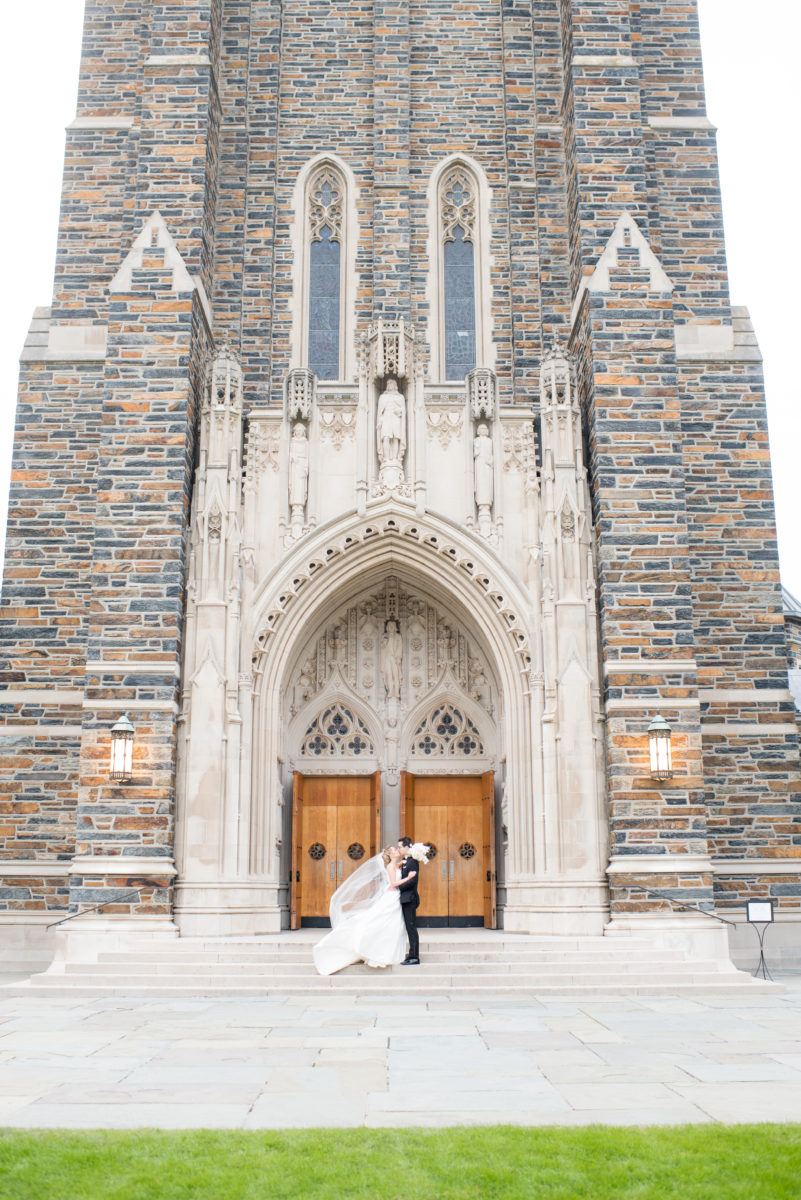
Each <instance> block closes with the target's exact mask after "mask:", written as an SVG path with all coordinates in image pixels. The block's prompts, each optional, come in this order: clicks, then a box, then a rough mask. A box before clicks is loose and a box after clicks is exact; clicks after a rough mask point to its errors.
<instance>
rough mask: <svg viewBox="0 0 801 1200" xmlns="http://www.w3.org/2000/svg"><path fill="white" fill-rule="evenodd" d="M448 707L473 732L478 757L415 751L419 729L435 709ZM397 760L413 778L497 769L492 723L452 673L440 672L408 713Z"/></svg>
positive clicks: (496, 750)
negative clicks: (478, 743)
mask: <svg viewBox="0 0 801 1200" xmlns="http://www.w3.org/2000/svg"><path fill="white" fill-rule="evenodd" d="M448 705H451V706H453V707H454V708H456V709H458V710H459V712H460V713H461V714H462V715H463V717H464V718H466V720H467V721H468V722H469V723H470V725H472V727H473V728H474V729H475V730H477V732H478V735H479V737H480V738H481V743H482V747H483V753H480V754H478V753H477V754H469V755H464V754H458V753H457V754H453V755H436V756H431V757H427V756H426V755H421V754H419V753H417V752H416V751H415V744H414V743H415V736H416V734H417V731H418V730H419V728H420V726H421V725H422V724H423V723H424V722H425V721H426V718H428V717H429V716H430V715H431V714H433V713H434V712H436V711H437V709H439V708H441V707H443V706H448ZM399 742H400V748H401V757H402V759H403V761H404V762H405V764H406V768H407V770H409V771H411V772H412V773H413V774H415V775H425V774H437V775H443V774H447V775H451V774H452V775H461V774H470V775H476V774H479V773H481V772H484V771H495V770H497V768H498V761H499V759H498V733H497V730H496V727H495V723H494V722H493V721H492V720H491V718H490V717H489V715H488V714H487V713H486V712H485V711H484V709H483V708H482V707H481V705H480V704H476V702H475V701H474V700H472V699H471V698H470V696H468V695H467V694H466V693H465V692H464V690H463V689H462V688H461V687H460V686H459V683H458V680H457V679H456V678H455V677H454V675H453V672H452V671H449V670H446V671H443V672H442V675H441V677H440V679H439V680H438V681H437V683H436V685H435V686H434V687H433V688H432V689H431V691H430V692H429V694H428V695H427V696H425V697H424V698H423V699H422V700H421V701H420V702H419V704H416V705H415V707H414V708H413V709H412V710H411V711H410V712H409V714H408V716H407V717H406V719H405V721H404V722H403V725H402V727H401V732H400V738H399Z"/></svg>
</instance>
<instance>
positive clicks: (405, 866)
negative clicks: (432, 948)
mask: <svg viewBox="0 0 801 1200" xmlns="http://www.w3.org/2000/svg"><path fill="white" fill-rule="evenodd" d="M412 871H414V872H415V876H414V879H407V875H409V874H410V873H411V872H412ZM400 872H401V879H402V880H403V882H402V883H401V885H400V886H399V888H398V891H399V892H400V902H401V912H402V913H403V920H404V923H405V925H406V933H407V936H408V938H409V958H419V957H420V939H419V937H418V936H417V909H418V908H419V907H420V893H419V892H418V890H417V885H418V884H419V882H420V864H419V862H416V861H415V859H413V858H405V859H404V860H403V862H402V863H401V869H400Z"/></svg>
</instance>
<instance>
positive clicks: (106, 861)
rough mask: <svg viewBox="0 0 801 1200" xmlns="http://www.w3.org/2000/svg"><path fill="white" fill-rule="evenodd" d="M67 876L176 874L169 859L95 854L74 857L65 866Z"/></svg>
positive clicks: (173, 864) (171, 875)
mask: <svg viewBox="0 0 801 1200" xmlns="http://www.w3.org/2000/svg"><path fill="white" fill-rule="evenodd" d="M67 866H68V870H67V874H69V875H90V876H91V875H124V876H126V877H128V876H131V875H169V876H170V877H173V876H175V875H177V874H178V868H177V867H176V866H175V863H174V862H173V860H172V859H171V858H167V857H165V858H154V857H150V858H146V857H145V856H144V855H142V856H141V857H137V856H136V855H125V856H123V855H118V854H102V855H101V854H96V855H94V856H92V855H80V856H79V855H76V857H75V858H73V860H72V862H71V863H69V864H67Z"/></svg>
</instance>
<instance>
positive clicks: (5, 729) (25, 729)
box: [0, 705, 119, 738]
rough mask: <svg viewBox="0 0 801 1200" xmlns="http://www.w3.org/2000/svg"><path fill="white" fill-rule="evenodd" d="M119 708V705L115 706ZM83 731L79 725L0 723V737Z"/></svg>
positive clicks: (60, 735) (68, 734)
mask: <svg viewBox="0 0 801 1200" xmlns="http://www.w3.org/2000/svg"><path fill="white" fill-rule="evenodd" d="M117 707H118V708H119V705H118V706H117ZM82 733H83V729H82V727H81V726H80V725H42V724H38V723H37V724H33V723H30V724H24V725H23V724H19V725H0V737H5V738H17V737H58V738H61V737H73V738H74V737H77V738H79V737H80V736H81V734H82Z"/></svg>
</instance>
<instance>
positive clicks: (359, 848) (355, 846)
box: [348, 842, 364, 862]
mask: <svg viewBox="0 0 801 1200" xmlns="http://www.w3.org/2000/svg"><path fill="white" fill-rule="evenodd" d="M348 858H352V859H353V861H354V862H358V861H359V859H360V858H364V846H363V845H362V844H361V842H351V844H350V845H349V846H348Z"/></svg>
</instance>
